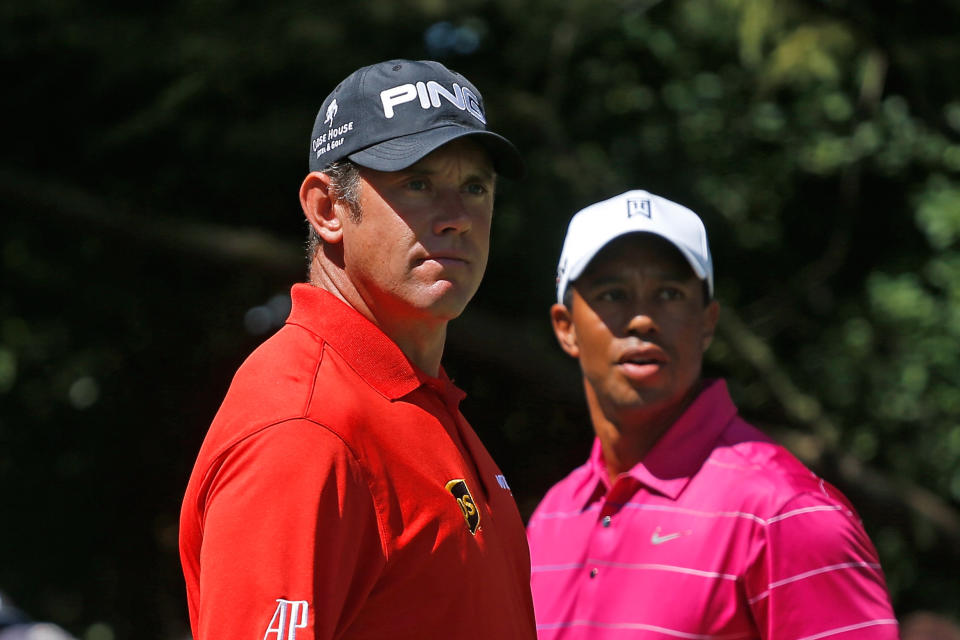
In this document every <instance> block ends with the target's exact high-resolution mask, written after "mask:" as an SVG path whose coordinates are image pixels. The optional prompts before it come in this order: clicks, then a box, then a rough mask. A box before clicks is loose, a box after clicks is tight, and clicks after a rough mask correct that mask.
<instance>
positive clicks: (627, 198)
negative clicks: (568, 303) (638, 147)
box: [557, 189, 713, 304]
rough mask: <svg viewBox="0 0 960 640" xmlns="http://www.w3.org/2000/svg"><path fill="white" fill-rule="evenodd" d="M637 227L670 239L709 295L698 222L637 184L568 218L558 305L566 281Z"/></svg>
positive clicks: (708, 261) (706, 249)
mask: <svg viewBox="0 0 960 640" xmlns="http://www.w3.org/2000/svg"><path fill="white" fill-rule="evenodd" d="M638 232H639V233H653V234H656V235H658V236H660V237H662V238H665V239H666V240H669V241H670V242H671V243H672V244H673V245H674V246H675V247H676V248H677V249H679V250H680V253H682V254H683V257H684V258H686V259H687V262H689V263H690V267H691V268H692V269H693V272H694V273H695V274H697V277H698V278H700V279H701V280H705V281H706V282H707V289H708V291H709V293H710V296H713V259H712V258H711V257H710V246H709V245H708V244H707V230H706V228H704V226H703V221H702V220H701V219H700V217H699V216H698V215H697V214H695V213H694V212H693V211H691V210H690V209H688V208H686V207H684V206H682V205H679V204H677V203H676V202H671V201H670V200H667V199H666V198H661V197H660V196H658V195H654V194H652V193H648V192H646V191H642V190H639V189H637V190H634V191H627V192H626V193H621V194H620V195H618V196H614V197H612V198H610V199H609V200H604V201H602V202H598V203H596V204H592V205H590V206H589V207H586V208H585V209H581V210H580V211H578V212H577V213H576V215H574V216H573V218H572V219H571V220H570V226H569V227H568V228H567V237H566V238H565V239H564V241H563V251H561V252H560V264H559V265H558V266H557V302H558V303H560V304H563V296H564V294H565V293H566V291H567V285H569V284H570V283H571V282H573V281H574V280H576V279H577V278H579V277H580V275H581V274H582V273H583V270H584V269H586V268H587V265H588V264H590V261H591V260H593V258H594V256H596V255H597V253H598V252H599V251H600V250H601V249H602V248H604V247H605V246H606V245H607V244H608V243H609V242H610V241H611V240H614V239H615V238H619V237H620V236H622V235H625V234H628V233H638Z"/></svg>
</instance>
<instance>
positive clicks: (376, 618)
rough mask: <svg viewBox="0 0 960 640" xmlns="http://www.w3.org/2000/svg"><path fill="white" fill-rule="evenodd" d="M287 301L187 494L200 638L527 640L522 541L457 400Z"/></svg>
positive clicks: (326, 317) (309, 304)
mask: <svg viewBox="0 0 960 640" xmlns="http://www.w3.org/2000/svg"><path fill="white" fill-rule="evenodd" d="M292 296H293V309H292V311H291V314H290V318H289V319H288V321H287V324H286V326H284V327H283V328H282V329H281V330H280V331H279V332H278V333H277V334H276V335H274V336H273V337H272V338H270V339H269V340H267V341H266V342H265V343H264V344H263V345H262V346H261V347H260V348H258V349H257V350H256V351H255V352H254V353H253V354H252V355H251V356H250V357H249V358H248V359H247V361H246V362H245V363H244V364H243V365H242V366H241V367H240V369H239V371H238V372H237V374H236V376H235V378H234V380H233V382H232V384H231V386H230V389H229V391H228V392H227V396H226V399H225V400H224V402H223V405H222V406H221V408H220V410H219V412H218V413H217V415H216V417H215V419H214V421H213V424H212V425H211V427H210V430H209V432H208V434H207V436H206V439H205V441H204V443H203V446H202V448H201V450H200V454H199V456H198V459H197V462H196V466H195V468H194V470H193V474H192V476H191V478H190V482H189V485H188V487H187V492H186V497H185V499H184V503H183V510H182V513H181V522H180V555H181V560H182V563H183V569H184V575H185V577H186V583H187V598H188V603H189V608H190V621H191V626H192V629H193V635H194V638H196V640H217V639H224V640H236V639H237V638H255V639H256V640H260V639H261V638H263V639H264V640H314V639H317V640H319V639H327V638H350V639H356V640H361V639H364V638H370V639H374V638H376V639H377V640H382V639H383V638H392V639H400V638H411V639H413V638H416V639H421V640H422V639H424V638H438V639H439V638H444V639H446V638H453V637H460V636H469V637H471V638H497V639H512V638H517V639H521V638H522V639H524V640H531V639H533V638H534V637H535V630H534V622H533V612H532V611H533V610H532V603H531V597H530V589H529V575H530V574H529V572H530V561H529V554H528V552H527V545H526V539H525V536H524V529H523V523H522V521H521V518H520V515H519V513H518V511H517V507H516V504H515V502H514V500H513V496H512V494H511V493H510V490H509V487H508V484H507V482H506V479H505V478H504V477H503V474H502V472H501V471H500V470H499V469H498V468H497V466H496V464H495V463H494V462H493V460H492V459H491V457H490V455H489V454H488V453H487V451H486V449H485V448H484V446H483V444H481V442H480V440H479V439H478V438H477V436H476V434H475V433H474V432H473V430H472V429H471V428H470V426H469V424H467V422H466V420H465V419H464V418H463V416H462V415H461V414H460V412H459V410H458V405H459V402H460V400H461V399H462V398H463V395H464V394H463V392H462V391H460V390H459V389H457V388H456V387H455V386H453V384H452V383H451V382H450V380H449V379H448V378H447V377H446V375H445V374H443V373H442V372H441V377H440V378H430V377H428V376H426V375H425V374H423V373H422V372H420V371H418V370H417V369H415V368H414V367H413V366H412V365H411V364H410V362H409V361H408V360H407V359H406V357H405V356H404V355H403V353H402V352H401V351H400V349H399V348H398V347H397V346H396V344H394V343H393V342H392V341H391V340H390V339H388V338H387V336H385V335H384V334H383V333H382V332H381V331H380V330H379V329H378V328H377V327H376V326H374V325H373V324H372V323H371V322H369V321H368V320H367V319H366V318H364V317H363V316H361V315H360V314H359V313H358V312H356V311H355V310H354V309H353V308H351V307H349V306H348V305H346V304H345V303H343V302H342V301H341V300H340V299H338V298H336V297H335V296H333V295H331V294H329V293H328V292H326V291H323V290H321V289H318V288H314V287H311V286H309V285H295V286H294V287H293V291H292Z"/></svg>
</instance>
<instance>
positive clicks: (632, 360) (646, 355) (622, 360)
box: [617, 347, 667, 365]
mask: <svg viewBox="0 0 960 640" xmlns="http://www.w3.org/2000/svg"><path fill="white" fill-rule="evenodd" d="M666 362H667V357H666V356H665V355H664V353H663V351H662V350H661V349H660V348H658V347H643V348H637V349H629V350H627V351H624V352H623V353H622V354H620V357H619V358H618V359H617V364H636V365H648V364H657V365H659V364H665V363H666Z"/></svg>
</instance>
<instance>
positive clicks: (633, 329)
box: [627, 308, 658, 336]
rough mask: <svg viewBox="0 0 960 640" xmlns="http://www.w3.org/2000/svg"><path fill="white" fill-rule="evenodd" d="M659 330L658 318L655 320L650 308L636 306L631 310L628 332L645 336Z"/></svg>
mask: <svg viewBox="0 0 960 640" xmlns="http://www.w3.org/2000/svg"><path fill="white" fill-rule="evenodd" d="M657 331H658V328H657V323H656V320H654V318H653V316H652V315H651V313H650V311H649V309H641V308H635V309H633V310H632V312H631V316H630V320H629V321H628V322H627V333H628V334H629V335H634V336H644V335H649V334H651V333H656V332H657Z"/></svg>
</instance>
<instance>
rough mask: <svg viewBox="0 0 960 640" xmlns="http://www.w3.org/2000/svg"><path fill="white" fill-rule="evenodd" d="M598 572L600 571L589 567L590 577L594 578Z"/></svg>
mask: <svg viewBox="0 0 960 640" xmlns="http://www.w3.org/2000/svg"><path fill="white" fill-rule="evenodd" d="M598 573H600V572H599V571H597V570H596V569H590V577H591V578H596V577H597V574H598Z"/></svg>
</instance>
